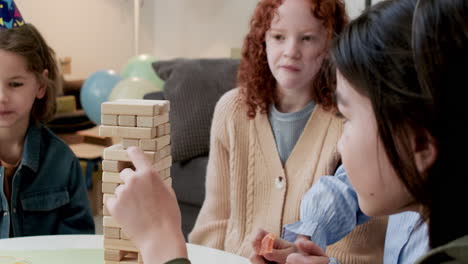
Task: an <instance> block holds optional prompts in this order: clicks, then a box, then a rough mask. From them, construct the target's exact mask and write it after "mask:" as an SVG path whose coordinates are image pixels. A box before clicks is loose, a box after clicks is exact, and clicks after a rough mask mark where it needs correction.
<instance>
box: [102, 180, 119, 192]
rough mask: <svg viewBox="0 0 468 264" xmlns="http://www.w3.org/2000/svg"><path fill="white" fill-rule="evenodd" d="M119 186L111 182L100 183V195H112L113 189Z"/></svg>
mask: <svg viewBox="0 0 468 264" xmlns="http://www.w3.org/2000/svg"><path fill="white" fill-rule="evenodd" d="M117 186H119V184H118V183H113V182H103V183H102V193H104V194H113V193H114V191H115V188H117Z"/></svg>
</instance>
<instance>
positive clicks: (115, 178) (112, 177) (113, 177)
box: [102, 171, 123, 183]
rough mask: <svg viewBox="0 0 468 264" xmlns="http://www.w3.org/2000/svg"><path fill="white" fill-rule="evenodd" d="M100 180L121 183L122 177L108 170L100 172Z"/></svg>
mask: <svg viewBox="0 0 468 264" xmlns="http://www.w3.org/2000/svg"><path fill="white" fill-rule="evenodd" d="M102 182H109V183H123V181H122V179H120V173H118V172H108V171H104V172H103V173H102Z"/></svg>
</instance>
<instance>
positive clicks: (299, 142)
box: [189, 0, 386, 264]
mask: <svg viewBox="0 0 468 264" xmlns="http://www.w3.org/2000/svg"><path fill="white" fill-rule="evenodd" d="M347 21H348V18H347V15H346V12H345V7H344V3H343V2H342V0H320V1H319V0H262V1H260V2H259V3H258V5H257V7H256V9H255V11H254V15H253V17H252V19H251V22H250V31H249V32H248V34H247V36H246V37H245V40H244V46H243V50H242V59H241V63H240V68H239V72H238V86H239V88H237V89H233V90H232V91H229V92H228V93H226V94H225V95H224V96H223V97H222V98H221V99H220V100H219V102H218V104H217V106H216V109H215V113H214V117H213V123H212V128H211V143H210V144H211V146H210V157H209V162H208V168H207V182H206V197H205V202H204V204H203V206H202V209H201V211H200V214H199V216H198V219H197V221H196V223H195V227H194V229H193V231H192V232H191V234H190V235H189V241H190V242H191V243H195V244H201V245H204V246H209V247H214V248H218V249H221V250H225V251H229V252H233V253H235V254H238V255H242V256H245V257H249V256H250V255H252V254H253V253H254V251H253V248H252V245H251V238H250V237H251V235H250V234H251V233H253V232H256V230H257V229H259V228H260V227H261V228H264V229H266V230H268V231H269V232H271V233H273V234H275V235H277V236H279V235H280V233H281V231H282V227H283V225H285V224H289V223H293V222H296V221H298V220H299V212H300V204H301V200H302V197H303V196H304V194H305V193H306V191H307V190H308V189H309V188H310V187H311V186H312V185H313V184H314V183H315V182H316V181H318V179H319V178H320V177H321V176H323V175H333V174H334V172H335V170H336V168H337V167H338V165H339V160H340V157H339V155H338V153H337V151H336V143H337V141H338V139H339V137H340V135H341V131H342V121H341V120H340V119H339V118H337V117H335V114H334V113H335V109H334V102H333V97H332V94H333V91H334V87H335V82H336V81H335V76H334V70H333V69H332V67H331V66H330V63H329V60H328V51H329V47H330V46H331V42H332V39H333V38H334V36H335V35H338V34H339V33H340V32H341V31H342V29H343V28H344V27H345V25H346V24H347ZM385 230H386V218H381V219H376V220H371V221H370V222H369V223H367V224H365V225H362V226H360V227H358V228H357V229H356V230H355V231H354V232H352V233H350V234H349V235H348V236H347V237H345V238H344V239H343V240H341V241H339V242H338V243H336V244H334V245H332V246H330V247H329V249H328V251H327V253H328V254H329V256H332V257H335V258H337V259H338V260H340V261H341V262H342V263H369V264H371V263H372V264H374V263H381V262H382V254H383V244H384V240H385ZM371 234H372V235H371Z"/></svg>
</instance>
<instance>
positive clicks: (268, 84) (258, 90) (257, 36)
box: [237, 0, 348, 118]
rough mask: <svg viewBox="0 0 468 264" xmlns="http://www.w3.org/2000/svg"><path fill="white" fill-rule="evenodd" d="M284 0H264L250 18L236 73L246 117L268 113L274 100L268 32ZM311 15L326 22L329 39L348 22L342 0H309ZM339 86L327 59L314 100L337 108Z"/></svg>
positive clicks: (313, 86) (321, 70)
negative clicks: (266, 35) (266, 39)
mask: <svg viewBox="0 0 468 264" xmlns="http://www.w3.org/2000/svg"><path fill="white" fill-rule="evenodd" d="M283 1H284V0H261V1H260V2H259V3H258V4H257V7H256V8H255V11H254V14H253V16H252V19H251V21H250V31H249V33H248V34H247V36H246V37H245V39H244V45H243V47H242V59H241V62H240V66H239V71H238V74H237V84H238V86H239V87H240V96H241V99H242V100H243V102H244V103H245V104H246V105H247V116H248V117H249V118H254V117H255V115H256V113H257V111H259V112H260V113H263V114H264V113H266V112H267V109H268V106H269V105H270V104H271V103H272V102H274V99H275V95H274V91H275V85H276V80H275V78H274V77H273V74H272V73H271V71H270V68H269V66H268V61H267V54H266V45H265V33H266V32H267V31H268V30H269V29H270V25H271V21H272V20H273V17H274V16H275V15H276V10H277V9H278V7H279V6H280V5H281V4H282V3H283ZM308 1H309V2H310V5H311V12H312V14H313V15H314V16H315V17H316V18H318V19H320V20H321V21H322V22H323V25H324V27H325V28H326V30H327V32H328V35H329V38H330V39H331V38H333V37H334V36H335V35H338V34H339V33H340V32H341V31H342V30H343V28H344V27H345V25H346V24H347V23H348V16H347V15H346V11H345V4H344V2H343V0H308ZM335 85H336V79H335V74H334V70H333V69H332V67H331V64H330V63H329V61H328V60H324V62H323V63H322V66H321V68H320V70H319V72H318V73H317V78H315V79H314V81H313V83H312V87H311V93H312V99H313V100H314V101H315V102H316V103H317V104H320V105H322V106H323V107H324V108H325V109H332V108H333V107H334V105H335V104H334V102H333V96H332V93H333V91H334V88H335Z"/></svg>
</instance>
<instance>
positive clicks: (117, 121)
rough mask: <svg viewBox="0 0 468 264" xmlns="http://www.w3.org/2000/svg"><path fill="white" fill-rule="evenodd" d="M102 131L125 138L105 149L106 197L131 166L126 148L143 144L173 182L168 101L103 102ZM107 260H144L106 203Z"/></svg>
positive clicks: (108, 262) (110, 263)
mask: <svg viewBox="0 0 468 264" xmlns="http://www.w3.org/2000/svg"><path fill="white" fill-rule="evenodd" d="M101 114H102V116H101V123H102V126H100V128H99V135H101V136H107V137H119V138H122V142H121V143H120V144H115V145H112V146H110V147H108V148H106V149H105V150H104V155H103V157H104V158H103V161H102V170H103V175H102V192H103V195H104V197H103V201H105V200H106V199H107V198H108V197H111V196H112V195H114V190H115V188H117V186H118V185H119V184H121V183H122V182H121V180H120V176H119V173H120V171H122V170H123V169H125V168H132V166H133V165H132V163H131V162H130V159H129V157H128V155H127V152H126V148H128V147H130V146H138V147H140V148H141V149H142V150H143V151H144V153H145V155H146V156H147V157H148V158H149V159H150V160H151V161H152V162H153V164H154V165H153V167H154V168H156V170H157V171H158V172H159V175H160V177H161V178H162V179H163V181H164V182H165V183H167V184H168V185H171V184H172V182H171V177H170V167H171V164H172V157H171V145H170V141H171V138H170V129H171V128H170V123H169V101H164V100H135V99H128V100H127V99H125V100H117V101H115V102H105V103H103V104H102V105H101ZM103 212H104V219H103V227H104V260H105V263H106V264H118V263H120V264H131V263H143V261H142V259H141V255H140V254H139V252H138V249H137V248H136V247H135V246H134V245H133V244H132V242H131V241H130V240H129V238H128V237H127V236H126V235H125V232H124V231H123V230H122V228H121V227H120V226H119V224H118V223H117V222H116V221H115V220H114V219H113V218H112V216H111V215H110V214H109V212H108V211H107V209H106V208H105V206H104V210H103Z"/></svg>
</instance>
